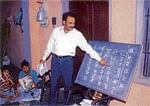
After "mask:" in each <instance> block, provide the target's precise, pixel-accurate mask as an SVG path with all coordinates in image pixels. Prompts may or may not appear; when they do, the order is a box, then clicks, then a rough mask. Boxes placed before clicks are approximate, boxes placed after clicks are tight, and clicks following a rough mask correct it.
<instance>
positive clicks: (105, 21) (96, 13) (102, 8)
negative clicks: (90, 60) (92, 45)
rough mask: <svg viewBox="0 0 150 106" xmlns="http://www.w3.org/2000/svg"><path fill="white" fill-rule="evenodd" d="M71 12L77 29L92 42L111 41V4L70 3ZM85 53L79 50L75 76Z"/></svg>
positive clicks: (94, 2)
mask: <svg viewBox="0 0 150 106" xmlns="http://www.w3.org/2000/svg"><path fill="white" fill-rule="evenodd" d="M69 10H70V11H71V12H73V13H75V15H76V17H77V18H76V28H77V29H78V30H79V31H81V32H82V33H83V35H84V36H85V38H86V39H87V40H88V41H90V40H100V41H108V40H109V2H108V0H105V1H92V0H91V1H76V0H74V1H69ZM83 56H84V53H83V52H81V51H80V50H79V49H78V48H77V53H76V57H75V63H74V72H75V76H76V74H77V72H78V70H79V68H80V65H81V63H82V59H83Z"/></svg>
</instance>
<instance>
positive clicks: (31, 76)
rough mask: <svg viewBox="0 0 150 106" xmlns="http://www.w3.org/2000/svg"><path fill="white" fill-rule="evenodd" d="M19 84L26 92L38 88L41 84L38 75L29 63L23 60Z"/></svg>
mask: <svg viewBox="0 0 150 106" xmlns="http://www.w3.org/2000/svg"><path fill="white" fill-rule="evenodd" d="M19 83H20V85H21V86H22V88H23V90H24V91H25V92H26V91H27V92H28V91H30V90H32V89H33V88H37V84H38V83H39V79H38V74H37V72H36V71H34V70H32V69H30V67H29V62H28V61H26V60H23V61H22V62H21V70H20V73H19Z"/></svg>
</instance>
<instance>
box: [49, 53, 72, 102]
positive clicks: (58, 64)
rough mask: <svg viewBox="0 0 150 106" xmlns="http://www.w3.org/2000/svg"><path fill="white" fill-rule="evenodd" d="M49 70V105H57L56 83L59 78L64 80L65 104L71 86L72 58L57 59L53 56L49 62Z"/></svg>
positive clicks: (57, 87)
mask: <svg viewBox="0 0 150 106" xmlns="http://www.w3.org/2000/svg"><path fill="white" fill-rule="evenodd" d="M51 70H52V71H51V89H50V93H51V104H57V102H58V92H59V85H58V82H59V79H60V77H61V76H62V77H63V79H64V93H65V94H64V96H65V100H64V102H66V99H67V96H68V93H69V90H70V88H71V86H72V73H73V57H71V56H63V57H58V56H56V55H53V56H52V62H51Z"/></svg>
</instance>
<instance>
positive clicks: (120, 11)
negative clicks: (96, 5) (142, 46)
mask: <svg viewBox="0 0 150 106" xmlns="http://www.w3.org/2000/svg"><path fill="white" fill-rule="evenodd" d="M111 3H112V6H111V21H110V22H111V23H110V25H111V41H113V42H124V43H133V44H134V43H136V40H138V41H137V43H139V38H141V36H137V35H139V34H137V33H138V31H137V30H136V28H137V27H136V25H138V24H137V23H136V22H137V20H136V19H137V17H136V12H137V10H136V8H137V4H136V3H137V1H136V0H112V1H111ZM138 28H139V27H138ZM136 31H137V33H136ZM140 33H142V32H140ZM137 37H138V38H137ZM140 43H141V42H140ZM139 62H140V61H139ZM137 71H139V70H138V69H136V72H137ZM149 100H150V87H149V86H146V85H141V84H138V83H135V82H133V83H132V85H131V88H130V92H129V95H128V98H127V101H126V103H122V102H119V101H116V100H113V101H112V102H111V104H110V106H150V101H149Z"/></svg>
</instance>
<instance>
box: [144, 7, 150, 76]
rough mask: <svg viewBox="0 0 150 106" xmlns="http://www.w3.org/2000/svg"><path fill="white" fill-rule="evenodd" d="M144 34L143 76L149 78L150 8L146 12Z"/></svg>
mask: <svg viewBox="0 0 150 106" xmlns="http://www.w3.org/2000/svg"><path fill="white" fill-rule="evenodd" d="M145 16H146V33H145V44H144V67H143V76H144V77H149V78H150V8H147V10H146V15H145Z"/></svg>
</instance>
